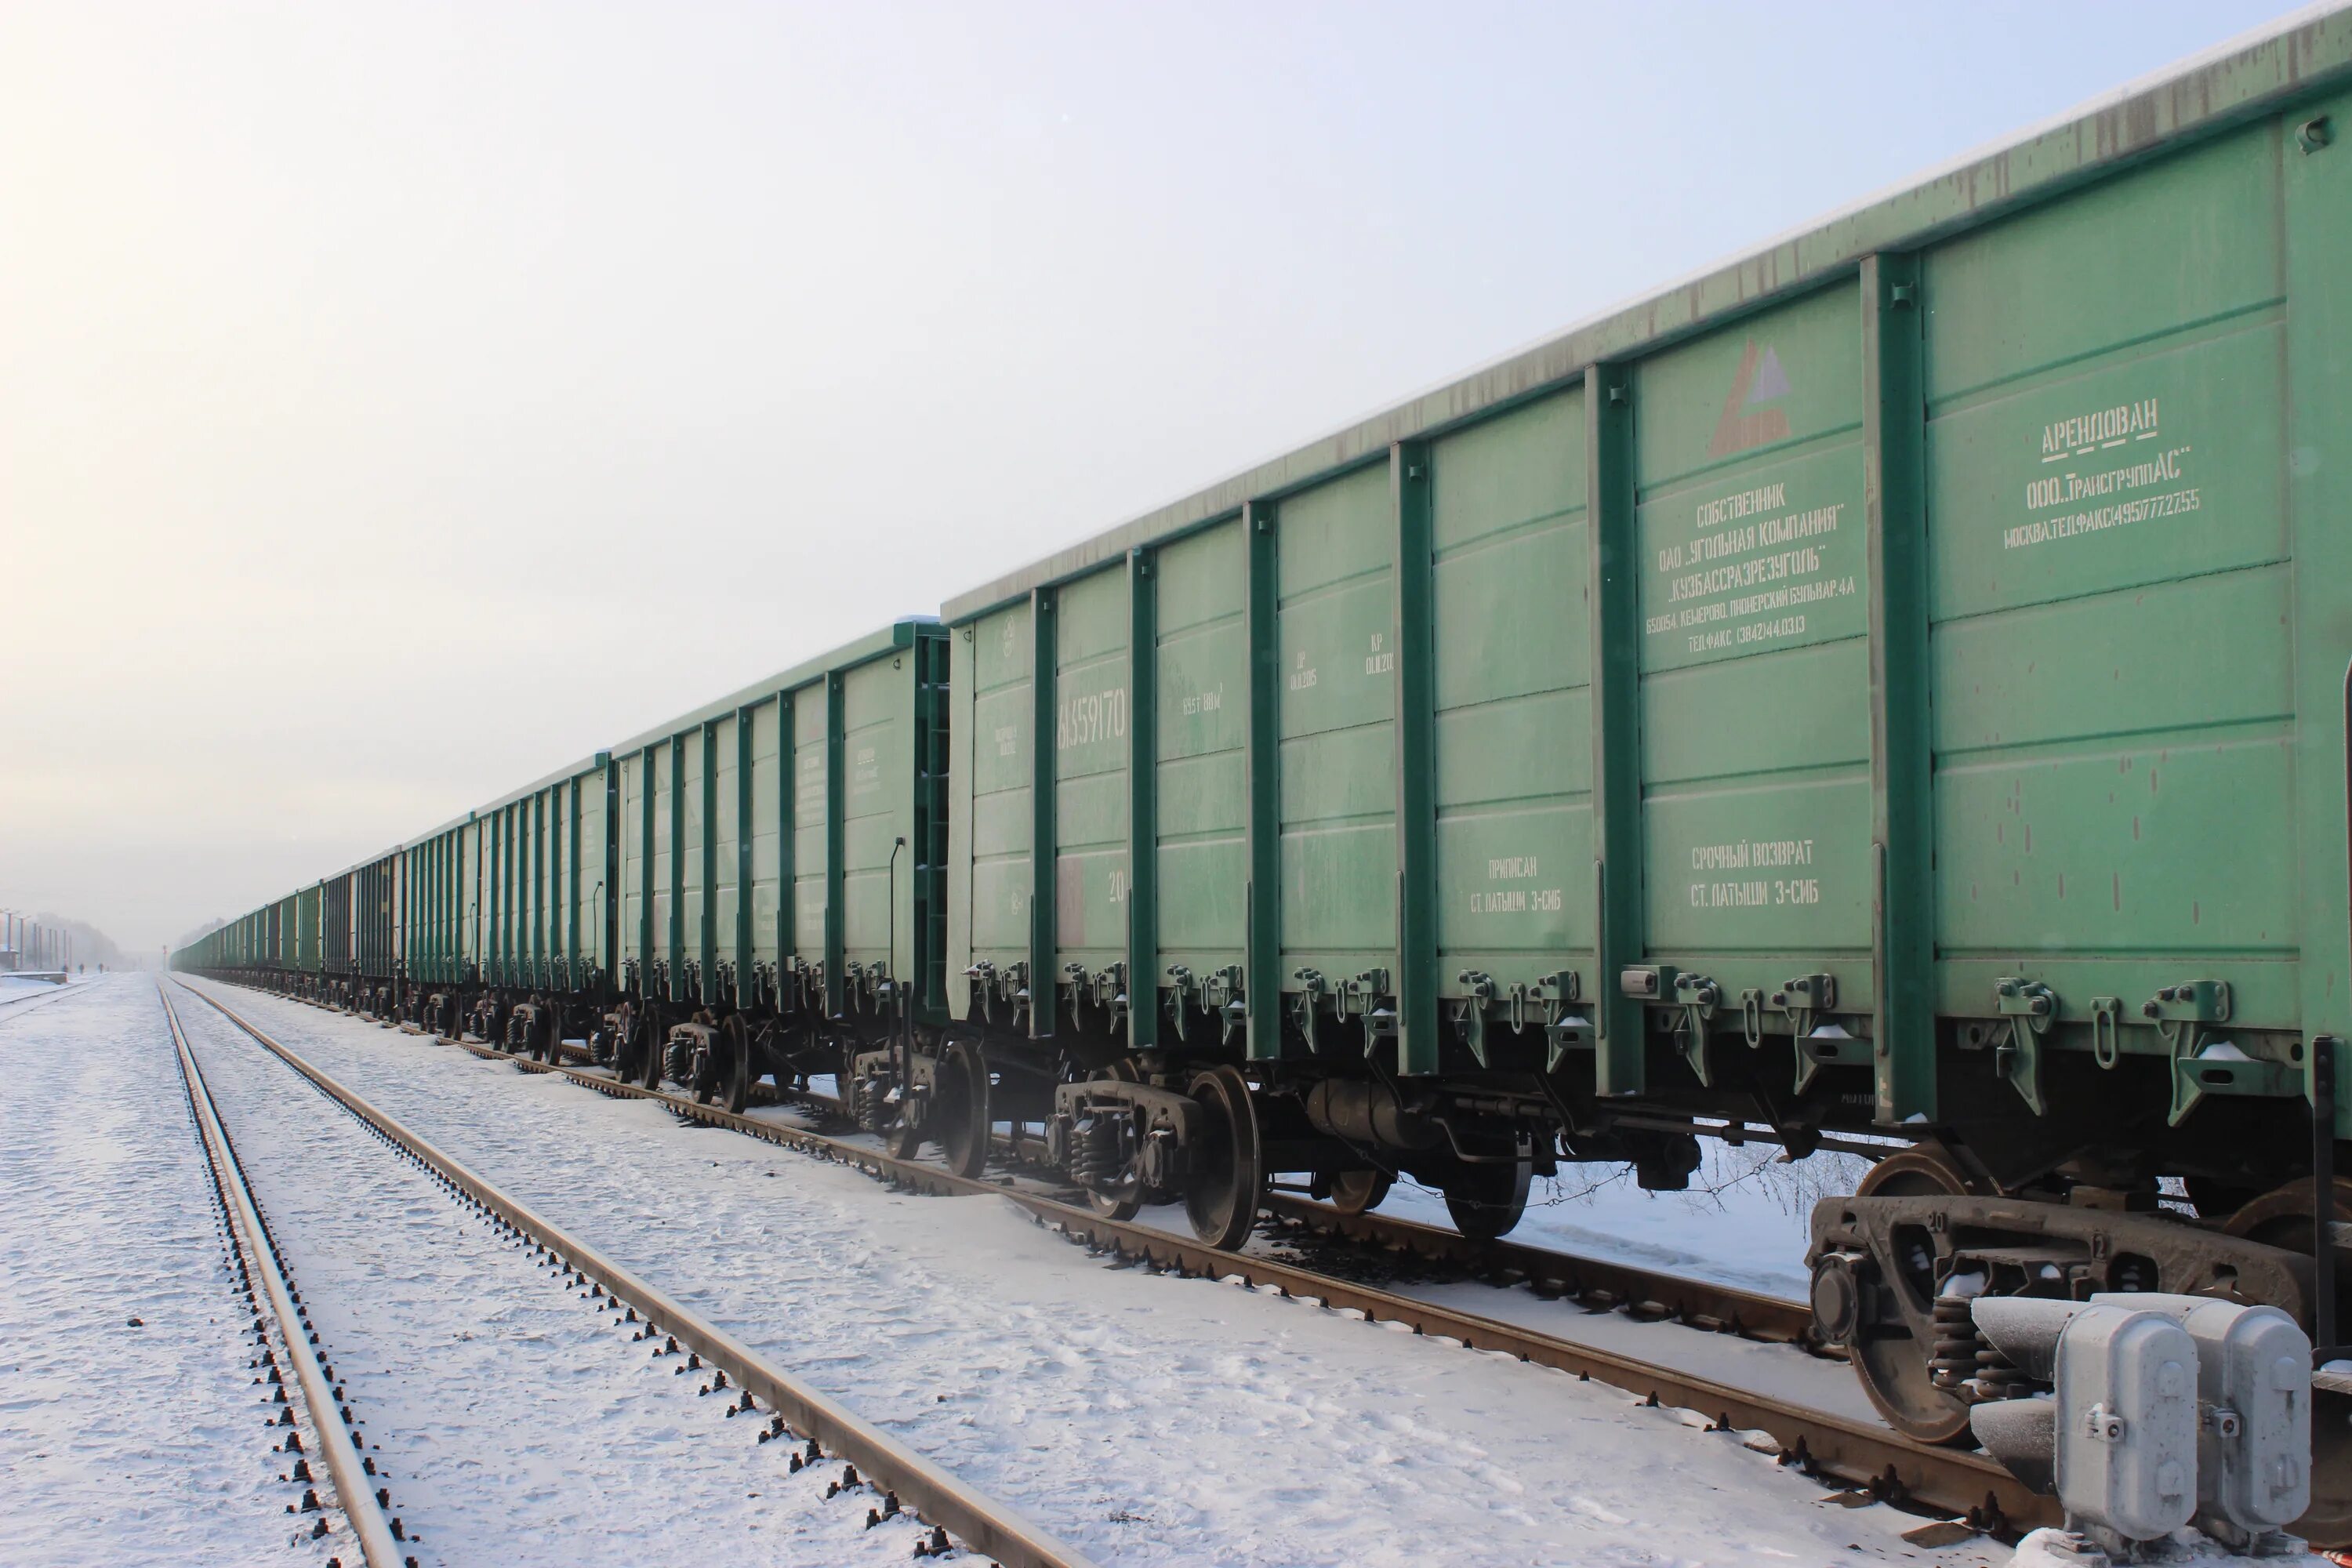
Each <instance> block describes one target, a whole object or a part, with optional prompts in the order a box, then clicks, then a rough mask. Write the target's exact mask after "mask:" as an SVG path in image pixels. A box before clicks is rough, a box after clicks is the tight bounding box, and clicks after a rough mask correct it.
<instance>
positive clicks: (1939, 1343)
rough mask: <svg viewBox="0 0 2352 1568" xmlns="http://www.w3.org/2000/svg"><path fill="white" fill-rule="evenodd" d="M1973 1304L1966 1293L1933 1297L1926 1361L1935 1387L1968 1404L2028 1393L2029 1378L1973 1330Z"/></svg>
mask: <svg viewBox="0 0 2352 1568" xmlns="http://www.w3.org/2000/svg"><path fill="white" fill-rule="evenodd" d="M1974 1304H1975V1298H1973V1297H1969V1296H1938V1297H1937V1298H1936V1341H1935V1346H1934V1352H1933V1353H1932V1354H1931V1355H1930V1356H1929V1357H1928V1360H1927V1369H1928V1372H1929V1373H1930V1374H1931V1376H1932V1378H1933V1380H1934V1382H1935V1384H1936V1386H1937V1388H1940V1389H1942V1390H1943V1391H1944V1392H1945V1393H1947V1394H1953V1395H1956V1396H1958V1398H1959V1399H1961V1400H1962V1401H1964V1402H1966V1403H1968V1404H1970V1405H1989V1404H1990V1403H1992V1402H1993V1401H1994V1400H1998V1399H2020V1398H2022V1397H2024V1396H2025V1395H2026V1394H2030V1393H2031V1392H2032V1389H2031V1387H2030V1386H2029V1380H2028V1379H2027V1377H2026V1375H2025V1373H2023V1372H2021V1371H2020V1370H2019V1369H2018V1367H2017V1365H2016V1363H2013V1362H2011V1360H2010V1359H2009V1358H2008V1357H2007V1356H2005V1355H2003V1354H2001V1353H2000V1352H1999V1351H1997V1350H1995V1349H1993V1348H1992V1346H1991V1345H1990V1343H1988V1342H1986V1340H1985V1337H1984V1335H1982V1334H1981V1333H1979V1332H1978V1331H1977V1323H1976V1317H1975V1315H1974V1313H1973V1312H1972V1311H1971V1310H1970V1309H1971V1308H1972V1307H1973V1306H1974Z"/></svg>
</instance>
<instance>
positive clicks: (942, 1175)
mask: <svg viewBox="0 0 2352 1568" xmlns="http://www.w3.org/2000/svg"><path fill="white" fill-rule="evenodd" d="M198 994H202V993H198ZM206 1000H207V1001H211V1000H212V998H210V997H207V998H206ZM213 1005H215V1006H220V1005H221V1004H219V1003H218V1002H216V1001H215V1002H214V1003H213ZM223 1011H224V1012H226V1011H227V1009H226V1008H225V1007H224V1008H223ZM229 1016H231V1017H232V1018H233V1019H234V1018H235V1015H234V1014H230V1015H229ZM236 1022H237V1023H238V1024H239V1026H240V1027H243V1028H245V1029H246V1030H247V1032H248V1033H256V1031H254V1030H253V1029H252V1026H250V1025H248V1024H245V1023H244V1022H243V1020H241V1019H238V1020H236ZM412 1032H419V1033H421V1031H412ZM257 1037H258V1036H257ZM431 1038H434V1039H436V1040H440V1041H442V1042H444V1043H448V1044H454V1045H457V1046H458V1047H461V1048H463V1049H465V1050H467V1051H470V1052H471V1053H473V1054H474V1055H476V1056H478V1057H481V1058H486V1059H491V1060H499V1061H507V1062H510V1063H512V1064H513V1065H514V1066H516V1067H517V1068H520V1069H522V1070H524V1071H528V1072H534V1073H549V1074H555V1075H559V1076H562V1077H564V1078H567V1079H571V1080H572V1081H573V1082H575V1083H578V1084H580V1085H581V1086H582V1087H583V1088H586V1089H593V1090H594V1091H596V1092H597V1093H600V1094H604V1095H608V1096H612V1097H614V1098H618V1099H631V1100H654V1101H656V1102H659V1103H661V1104H663V1105H665V1106H667V1108H669V1109H670V1110H672V1111H673V1112H675V1113H676V1114H677V1115H678V1116H680V1117H684V1118H687V1119H690V1120H692V1121H698V1122H702V1123H704V1124H706V1125H709V1126H713V1127H723V1128H728V1129H730V1130H732V1131H738V1132H741V1133H745V1134H748V1135H750V1136H751V1137H754V1138H759V1139H761V1140H764V1141H766V1142H771V1143H775V1144H780V1145H782V1146H785V1147H789V1148H793V1149H797V1150H800V1151H802V1152H806V1153H809V1154H813V1155H815V1156H818V1157H820V1158H824V1159H828V1160H833V1161H836V1162H839V1163H845V1164H847V1165H850V1166H852V1167H854V1168H856V1169H858V1170H861V1171H863V1172H865V1173H866V1174H868V1175H870V1176H873V1177H875V1178H877V1179H878V1180H881V1181H884V1182H887V1183H888V1184H891V1185H893V1186H894V1187H898V1188H903V1189H906V1190H909V1191H914V1192H919V1193H926V1194H939V1195H957V1194H993V1195H996V1196H998V1197H1001V1198H1003V1199H1005V1200H1007V1201H1009V1202H1012V1203H1013V1204H1015V1205H1019V1206H1020V1207H1022V1208H1024V1209H1025V1210H1027V1211H1028V1213H1029V1214H1030V1215H1032V1216H1033V1218H1034V1220H1035V1222H1036V1223H1038V1224H1039V1225H1042V1226H1047V1227H1049V1228H1052V1229H1054V1230H1055V1231H1057V1232H1059V1233H1060V1234H1061V1235H1062V1236H1063V1237H1066V1239H1068V1240H1070V1241H1072V1242H1073V1243H1076V1244H1078V1245H1082V1246H1085V1247H1087V1248H1088V1249H1089V1250H1090V1251H1092V1252H1094V1253H1097V1254H1099V1255H1103V1256H1106V1257H1108V1258H1112V1259H1113V1260H1114V1261H1119V1262H1125V1263H1128V1264H1129V1265H1131V1266H1133V1267H1137V1268H1143V1269H1145V1270H1147V1271H1149V1272H1153V1273H1169V1274H1174V1275H1177V1276H1180V1277H1182V1278H1193V1279H1197V1278H1204V1277H1205V1278H1214V1279H1238V1280H1239V1281H1240V1282H1241V1283H1243V1284H1244V1285H1247V1286H1249V1287H1250V1288H1252V1289H1260V1290H1265V1291H1268V1292H1271V1293H1275V1294H1279V1295H1284V1296H1289V1297H1297V1298H1300V1299H1303V1300H1309V1301H1314V1302H1318V1303H1320V1304H1321V1305H1322V1306H1323V1307H1324V1308H1326V1309H1329V1310H1342V1311H1349V1312H1354V1313H1357V1314H1360V1316H1362V1317H1363V1318H1365V1319H1366V1320H1367V1321H1379V1322H1392V1323H1397V1324H1401V1325H1402V1326H1405V1327H1409V1328H1411V1329H1412V1330H1413V1331H1415V1332H1418V1333H1423V1334H1429V1335H1436V1336H1441V1337H1444V1338H1446V1339H1450V1340H1454V1341H1456V1342H1459V1343H1461V1344H1462V1345H1464V1346H1465V1347H1466V1348H1469V1349H1472V1350H1477V1351H1485V1352H1499V1353H1504V1354H1509V1355H1513V1356H1516V1357H1517V1358H1518V1359H1519V1360H1521V1361H1524V1362H1528V1363H1533V1364H1538V1365H1543V1366H1549V1367H1553V1368H1556V1369H1558V1370H1559V1371H1562V1372H1568V1373H1575V1374H1577V1375H1578V1376H1580V1377H1581V1378H1587V1379H1591V1380H1594V1381H1598V1382H1601V1383H1604V1384H1609V1385H1611V1386H1612V1387H1616V1388H1620V1389H1622V1390H1624V1391H1626V1392H1627V1393H1629V1394H1633V1395H1634V1396H1636V1397H1637V1398H1640V1399H1642V1400H1643V1402H1644V1403H1645V1404H1652V1405H1667V1406H1673V1407H1675V1408H1678V1409H1682V1410H1685V1411H1690V1412H1694V1413H1696V1415H1699V1416H1702V1417H1704V1418H1705V1419H1706V1426H1707V1428H1708V1429H1709V1430H1717V1431H1723V1432H1726V1433H1732V1434H1749V1433H1762V1434H1764V1435H1766V1436H1767V1437H1768V1438H1769V1444H1770V1446H1771V1447H1773V1448H1775V1449H1776V1450H1777V1452H1778V1454H1779V1457H1780V1459H1781V1462H1783V1463H1784V1464H1789V1465H1793V1466H1797V1467H1800V1468H1802V1469H1803V1470H1804V1471H1805V1472H1806V1473H1807V1474H1809V1475H1811V1476H1814V1477H1816V1478H1818V1479H1822V1480H1823V1481H1824V1482H1826V1483H1829V1484H1831V1485H1833V1486H1836V1487H1839V1488H1841V1489H1845V1490H1847V1491H1849V1492H1851V1493H1853V1494H1854V1495H1855V1496H1856V1497H1857V1498H1861V1497H1867V1498H1870V1499H1875V1500H1885V1501H1888V1502H1892V1503H1895V1504H1897V1505H1899V1506H1904V1507H1907V1508H1911V1509H1914V1510H1919V1511H1923V1512H1928V1513H1932V1514H1936V1515H1938V1516H1941V1517H1945V1518H1952V1519H1958V1520H1961V1521H1965V1522H1966V1524H1967V1525H1968V1527H1969V1529H1971V1530H1975V1531H1982V1532H1984V1533H1988V1534H1996V1535H2008V1534H2010V1533H2011V1532H2014V1531H2022V1530H2027V1529H2031V1528H2033V1527H2035V1526H2037V1525H2042V1524H2054V1523H2057V1522H2058V1515H2057V1510H2056V1508H2055V1506H2054V1503H2053V1500H2050V1499H2047V1498H2043V1497H2041V1496H2038V1495H2036V1494H2034V1493H2032V1492H2031V1491H2029V1490H2027V1489H2025V1488H2024V1486H2023V1485H2021V1483H2020V1482H2019V1481H2018V1480H2017V1479H2016V1478H2015V1477H2013V1476H2011V1474H2010V1473H2009V1472H2008V1471H2007V1470H2006V1469H2005V1468H2002V1467H2001V1466H2000V1465H1999V1464H1998V1463H1996V1462H1995V1461H1994V1460H1992V1459H1991V1458H1988V1457H1987V1456H1985V1455H1983V1454H1980V1453H1978V1452H1975V1451H1973V1450H1963V1449H1954V1448H1943V1447H1934V1446H1931V1445H1927V1444H1923V1443H1919V1442H1916V1441H1915V1440H1913V1439H1910V1438H1907V1437H1905V1436H1902V1435H1900V1434H1898V1433H1896V1432H1895V1431H1893V1430H1892V1429H1890V1428H1887V1427H1885V1426H1878V1425H1876V1424H1874V1423H1871V1422H1867V1421H1863V1420H1857V1419H1853V1418H1851V1417H1848V1416H1845V1415H1839V1414H1836V1413H1834V1412H1829V1411H1823V1410H1819V1409H1814V1408H1811V1407H1809V1406H1806V1405H1801V1404H1799V1403H1797V1402H1794V1401H1791V1400H1787V1399H1782V1398H1778V1397H1774V1396H1771V1395H1769V1394H1758V1393H1755V1392H1752V1391H1749V1390H1747V1389H1742V1388H1739V1387H1736V1386H1734V1385H1732V1384H1727V1383H1724V1382H1721V1381H1719V1380H1717V1379H1715V1378H1711V1377H1707V1376H1706V1375H1703V1374H1700V1373H1694V1372H1691V1371H1688V1370H1685V1369H1681V1368H1676V1367H1673V1366H1669V1365H1664V1364H1661V1363H1655V1362H1651V1361H1647V1360H1644V1359H1642V1358H1639V1357H1635V1356H1631V1355H1626V1354H1623V1353H1621V1352H1616V1351H1612V1350H1608V1349H1603V1348H1600V1347H1596V1346H1593V1345H1588V1344H1583V1343H1580V1342H1575V1341H1572V1340H1568V1339H1564V1338H1561V1337H1559V1336H1557V1335H1553V1334H1549V1333H1546V1332H1544V1331H1541V1330H1538V1329H1534V1328H1530V1327H1528V1326H1525V1325H1522V1324H1517V1323H1513V1322H1509V1321H1504V1320H1501V1319H1498V1318H1494V1317H1488V1316H1486V1315H1483V1314H1479V1313H1474V1312H1468V1311H1464V1310H1459V1309H1457V1308H1454V1307H1449V1306H1443V1305H1438V1304H1435V1303H1432V1302H1428V1301H1423V1300H1416V1299H1414V1298H1412V1297H1409V1296H1405V1295H1402V1294H1399V1293H1396V1292H1393V1291H1390V1290H1386V1289H1381V1288H1379V1287H1378V1286H1375V1285H1371V1284H1368V1283H1365V1282H1362V1281H1360V1280H1354V1279H1346V1278H1343V1277H1340V1276H1339V1275H1336V1274H1333V1273H1330V1272H1328V1271H1323V1270H1318V1269H1316V1268H1308V1267H1305V1266H1302V1265H1300V1264H1297V1263H1292V1262H1288V1261H1284V1260H1280V1259H1276V1258H1265V1257H1262V1256H1258V1255H1255V1254H1249V1253H1232V1252H1223V1251H1219V1250H1216V1249H1213V1248H1211V1247H1205V1246H1202V1244H1200V1243H1198V1242H1197V1241H1194V1240H1192V1239H1191V1238H1189V1237H1181V1236H1177V1235H1174V1234H1171V1233H1170V1232H1166V1231H1162V1230H1160V1229H1157V1228H1155V1227H1152V1226H1145V1225H1140V1224H1137V1223H1134V1222H1131V1221H1124V1222H1123V1221H1117V1220H1111V1219H1107V1218H1105V1217H1103V1216H1102V1215H1097V1214H1096V1213H1095V1212H1093V1211H1092V1210H1091V1209H1089V1208H1087V1207H1083V1206H1081V1205H1076V1204H1073V1203H1070V1202H1067V1201H1065V1200H1064V1199H1062V1198H1060V1197H1057V1196H1055V1195H1053V1194H1050V1193H1047V1192H1045V1191H1042V1190H1039V1188H1038V1187H1036V1186H1035V1185H1034V1184H1026V1183H1024V1182H1021V1181H1018V1180H1016V1179H1014V1178H1013V1177H1011V1176H992V1177H988V1178H982V1179H971V1178H965V1177H961V1176H958V1175H955V1174H953V1173H950V1172H949V1171H948V1170H947V1169H945V1168H944V1167H943V1166H940V1165H936V1164H932V1163H928V1162H924V1161H921V1160H912V1161H909V1160H900V1159H897V1158H895V1157H893V1156H891V1155H889V1154H888V1153H887V1152H883V1151H882V1150H880V1149H877V1148H875V1147H872V1146H870V1145H868V1144H866V1143H864V1142H852V1141H850V1140H846V1139H843V1138H839V1137H835V1136H832V1135H829V1134H827V1133H824V1132H820V1131H812V1130H809V1129H805V1128H800V1127H794V1126H791V1125H789V1124H785V1123H781V1122H777V1121H768V1120H763V1119H761V1118H758V1117H752V1116H747V1115H740V1114H737V1113H734V1112H731V1111H729V1110H724V1109H723V1108H721V1107H719V1106H717V1105H711V1104H705V1103H702V1102H701V1101H698V1100H695V1099H694V1098H692V1097H691V1096H689V1095H686V1094H681V1093H673V1092H671V1091H669V1090H667V1089H646V1088H644V1087H643V1086H641V1085H637V1084H632V1083H625V1082H621V1081H619V1080H617V1079H613V1078H610V1077H607V1076H605V1075H604V1074H603V1073H600V1072H596V1071H593V1070H590V1069H588V1068H583V1067H580V1066H576V1065H573V1064H572V1063H571V1062H566V1061H557V1062H541V1061H537V1060H534V1059H531V1058H528V1057H524V1056H519V1055H515V1054H513V1053H510V1052H508V1051H505V1050H501V1049H499V1048H498V1047H494V1046H489V1045H485V1044H482V1043H479V1042H478V1041H474V1040H471V1039H459V1040H454V1041H452V1040H449V1039H448V1038H447V1037H446V1036H433V1037H431ZM566 1054H571V1053H569V1052H567V1053H566ZM789 1098H792V1099H794V1100H799V1101H801V1102H802V1103H805V1104H808V1105H810V1106H811V1107H812V1108H814V1109H819V1110H828V1109H829V1110H834V1111H835V1112H837V1111H838V1109H839V1108H838V1104H837V1102H835V1101H833V1100H830V1099H829V1098H827V1097H824V1096H817V1095H808V1096H792V1097H789ZM1269 1207H1270V1208H1271V1209H1272V1210H1273V1211H1274V1212H1275V1213H1276V1215H1277V1216H1278V1217H1279V1218H1281V1219H1282V1220H1284V1221H1285V1222H1286V1223H1292V1224H1297V1225H1303V1226H1313V1227H1317V1228H1320V1229H1323V1230H1326V1231H1328V1232H1329V1233H1332V1234H1335V1235H1339V1236H1343V1237H1350V1238H1352V1239H1354V1240H1356V1241H1358V1242H1359V1243H1360V1244H1362V1245H1365V1246H1369V1247H1380V1248H1384V1249H1396V1250H1405V1251H1411V1252H1414V1253H1416V1254H1418V1255H1421V1256H1427V1257H1434V1258H1450V1259H1452V1260H1454V1261H1455V1262H1457V1263H1461V1264H1465V1265H1466V1266H1468V1268H1470V1270H1471V1271H1474V1272H1479V1273H1483V1274H1484V1275H1486V1276H1488V1277H1492V1278H1495V1279H1497V1280H1498V1281H1500V1282H1506V1283H1517V1282H1519V1281H1520V1280H1524V1281H1525V1282H1526V1283H1528V1285H1529V1286H1530V1288H1531V1289H1535V1290H1536V1291H1537V1292H1538V1294H1539V1295H1551V1294H1554V1293H1557V1294H1559V1295H1561V1296H1574V1297H1577V1298H1579V1299H1580V1300H1585V1301H1587V1302H1589V1303H1591V1304H1593V1305H1596V1306H1600V1305H1607V1306H1612V1307H1622V1308H1623V1309H1625V1310H1628V1311H1629V1312H1631V1313H1633V1315H1634V1316H1636V1317H1640V1318H1644V1319H1654V1320H1660V1321H1666V1320H1671V1321H1678V1322H1682V1323H1685V1324H1687V1325H1689V1326H1691V1327H1693V1328H1697V1329H1706V1330H1714V1331H1721V1332H1734V1333H1738V1334H1741V1335H1743V1336H1746V1337H1749V1338H1755V1339H1759V1340H1763V1341H1767V1342H1781V1343H1785V1344H1787V1345H1789V1346H1790V1347H1791V1348H1792V1349H1796V1348H1801V1347H1802V1346H1804V1345H1805V1344H1806V1343H1807V1342H1809V1339H1810V1321H1809V1314H1807V1313H1806V1311H1805V1310H1804V1309H1803V1308H1801V1307H1800V1306H1798V1305H1797V1304H1795V1303H1792V1302H1788V1301H1783V1300H1778V1299H1777V1298H1773V1297H1769V1296H1762V1295H1758V1294H1755V1293H1753V1292H1748V1291H1740V1290H1736V1289H1730V1288H1727V1287H1720V1286H1713V1285H1708V1284H1706V1283H1704V1282H1700V1281H1693V1280H1687V1279H1677V1278H1675V1277H1673V1276H1668V1275H1664V1274H1658V1273H1655V1272H1654V1271H1650V1270H1645V1269H1640V1268H1632V1267H1630V1266H1625V1265H1619V1264H1614V1263H1608V1262H1604V1261H1601V1260H1597V1259H1589V1258H1577V1257H1573V1256H1570V1255H1566V1254H1561V1253H1556V1252H1551V1251H1549V1250H1547V1249H1544V1248H1539V1247H1524V1246H1517V1245H1512V1244H1502V1245H1498V1246H1496V1247H1482V1246H1480V1245H1479V1244H1476V1243H1473V1242H1470V1241H1468V1240H1466V1239H1465V1238H1463V1237H1455V1236H1451V1235H1450V1234H1449V1233H1446V1232H1443V1231H1439V1230H1437V1229H1435V1228H1434V1227H1433V1226H1422V1225H1417V1224H1415V1223H1414V1222H1412V1221H1409V1220H1400V1219H1394V1218H1391V1217H1387V1216H1380V1215H1341V1214H1339V1212H1338V1211H1336V1210H1333V1209H1330V1208H1328V1206H1326V1205H1319V1204H1313V1203H1307V1202H1304V1201H1301V1200H1298V1199H1296V1198H1292V1197H1290V1196H1288V1195H1286V1194H1275V1198H1274V1201H1273V1202H1272V1203H1271V1204H1270V1205H1269Z"/></svg>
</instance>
